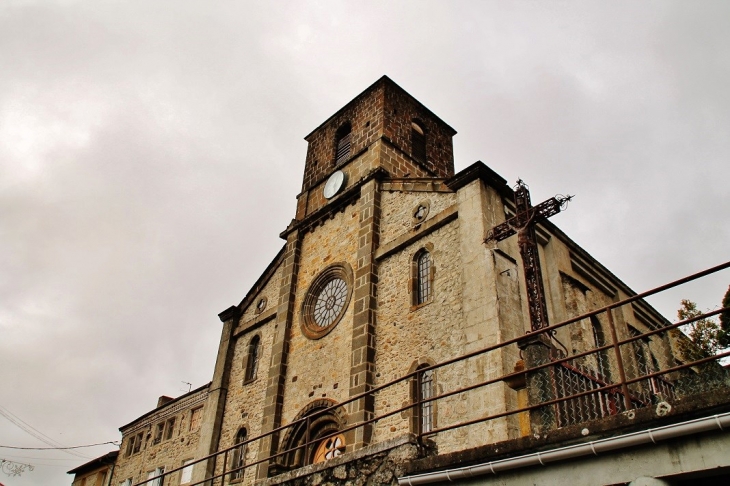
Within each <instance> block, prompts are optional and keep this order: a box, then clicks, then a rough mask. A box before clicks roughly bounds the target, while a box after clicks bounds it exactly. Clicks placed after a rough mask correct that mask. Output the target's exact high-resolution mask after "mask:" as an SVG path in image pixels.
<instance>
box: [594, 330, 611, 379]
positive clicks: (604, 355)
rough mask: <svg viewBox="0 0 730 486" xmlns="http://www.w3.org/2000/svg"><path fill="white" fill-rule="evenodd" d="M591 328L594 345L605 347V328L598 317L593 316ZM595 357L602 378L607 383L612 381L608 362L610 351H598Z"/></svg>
mask: <svg viewBox="0 0 730 486" xmlns="http://www.w3.org/2000/svg"><path fill="white" fill-rule="evenodd" d="M591 328H592V330H593V344H594V345H595V347H596V348H601V347H603V346H605V345H606V335H605V334H604V332H603V326H602V325H601V321H599V320H598V317H596V316H591ZM595 356H596V365H597V371H598V374H599V375H600V378H602V379H604V380H605V381H610V377H611V369H610V365H609V361H608V350H607V349H604V350H602V351H597V352H596V355H595Z"/></svg>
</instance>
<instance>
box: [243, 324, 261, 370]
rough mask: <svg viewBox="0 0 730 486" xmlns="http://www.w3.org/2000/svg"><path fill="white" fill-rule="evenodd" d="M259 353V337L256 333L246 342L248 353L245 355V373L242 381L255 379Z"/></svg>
mask: <svg viewBox="0 0 730 486" xmlns="http://www.w3.org/2000/svg"><path fill="white" fill-rule="evenodd" d="M260 353H261V338H260V337H259V336H258V335H256V336H254V337H253V338H251V342H249V344H248V355H247V357H246V375H245V377H244V379H243V381H244V382H249V381H253V380H255V379H256V370H257V369H258V366H259V354H260Z"/></svg>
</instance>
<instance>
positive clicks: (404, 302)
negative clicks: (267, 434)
mask: <svg viewBox="0 0 730 486" xmlns="http://www.w3.org/2000/svg"><path fill="white" fill-rule="evenodd" d="M384 206H385V205H384ZM460 230H461V227H460V223H459V221H458V220H457V221H455V222H453V223H451V224H448V225H446V226H444V227H443V228H441V229H439V230H437V231H435V232H433V233H431V234H429V235H426V236H425V237H423V238H422V239H421V240H419V241H417V242H416V243H414V244H413V245H410V246H408V247H406V248H404V249H403V251H401V252H399V253H397V254H395V255H393V256H391V257H389V258H386V259H385V260H384V261H382V262H381V263H380V274H379V282H380V286H379V294H378V325H377V331H376V385H379V384H381V383H386V382H389V381H391V380H393V379H395V378H397V377H400V376H402V375H404V374H406V373H408V372H409V371H412V369H414V368H415V366H414V364H415V363H438V362H440V361H444V360H446V359H448V358H452V357H455V356H460V355H462V354H463V353H464V352H465V349H466V347H467V341H468V337H467V335H466V334H465V332H464V329H463V328H462V327H460V325H459V323H460V322H462V319H463V316H462V280H461V272H462V268H461V255H460V252H459V231H460ZM426 245H433V249H432V251H431V253H432V256H433V264H434V266H435V274H434V283H433V292H434V296H433V301H432V302H430V303H428V304H426V305H423V306H420V307H417V308H416V309H412V308H411V296H410V293H409V291H410V285H409V279H410V276H411V275H410V268H411V265H410V262H411V259H412V258H413V255H414V254H415V253H416V252H417V251H418V250H419V249H420V248H423V247H425V246H426ZM487 371H488V367H487V361H486V359H485V358H483V357H480V358H475V359H472V360H469V361H466V362H462V363H459V364H457V365H453V366H448V367H445V368H441V369H439V370H437V371H436V373H435V375H434V376H435V377H434V382H435V385H436V393H438V394H441V393H444V392H447V391H450V390H455V389H457V388H460V387H461V386H465V385H467V384H471V383H474V382H476V381H478V380H484V379H486V376H485V373H487ZM495 388H496V389H501V385H492V386H490V387H487V388H483V389H480V390H479V391H476V392H468V393H462V394H459V395H455V396H453V397H450V398H447V399H444V400H440V401H439V403H438V404H437V406H436V410H435V422H436V424H435V425H436V427H441V426H445V425H448V424H451V423H456V422H457V421H461V420H468V419H469V418H476V417H480V416H482V415H484V414H485V413H488V412H489V411H492V410H491V409H492V408H493V406H492V405H493V404H492V403H491V402H490V400H489V396H490V394H494V390H493V389H495ZM500 393H501V392H500ZM410 400H411V397H410V385H409V383H407V382H403V383H400V384H398V385H397V386H396V387H394V388H392V389H391V388H389V389H386V390H383V391H381V392H380V393H379V394H378V395H377V397H376V415H380V414H382V413H384V412H386V411H388V410H393V409H395V408H399V407H401V406H403V405H406V404H408V403H410ZM493 411H495V412H496V411H497V410H493ZM409 417H410V414H409V413H402V414H399V415H395V416H392V417H389V418H387V419H385V420H383V421H381V422H379V423H378V424H377V426H376V429H375V438H374V442H379V441H382V440H387V439H389V438H392V437H395V436H398V435H400V434H403V433H404V432H408V431H409V430H410V419H409ZM494 433H495V432H494V431H493V427H492V425H489V424H488V425H479V426H476V427H470V428H469V429H468V430H467V429H456V430H453V431H449V432H444V433H440V434H438V436H436V437H432V438H433V439H434V440H435V441H436V443H437V444H438V448H439V452H440V453H441V452H446V451H452V450H459V449H463V448H464V447H468V446H469V445H470V444H471V445H476V443H483V441H485V440H490V437H491V436H493V435H494ZM499 438H500V437H499V434H497V435H496V436H494V437H492V438H491V440H498V439H499Z"/></svg>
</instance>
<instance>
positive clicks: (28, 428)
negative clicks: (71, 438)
mask: <svg viewBox="0 0 730 486" xmlns="http://www.w3.org/2000/svg"><path fill="white" fill-rule="evenodd" d="M0 415H2V416H3V417H5V418H6V419H8V420H9V421H10V422H11V423H13V424H14V425H16V426H18V427H19V428H20V429H22V430H23V431H25V432H26V433H28V434H30V435H32V436H33V437H35V438H36V439H38V440H40V441H41V442H43V443H44V444H48V445H50V446H54V448H58V449H64V446H63V445H62V444H60V443H59V442H56V441H55V440H53V439H52V438H50V437H48V436H47V435H46V434H44V433H43V432H41V431H40V430H38V429H36V428H35V427H33V426H32V425H30V424H29V423H27V422H25V421H24V420H23V419H21V418H20V417H18V416H17V415H15V414H14V413H12V412H11V411H10V410H8V409H7V408H5V407H3V406H0ZM66 454H71V455H74V456H76V457H81V458H83V459H91V457H89V456H85V455H83V454H79V453H77V452H70V451H66Z"/></svg>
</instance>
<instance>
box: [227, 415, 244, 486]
mask: <svg viewBox="0 0 730 486" xmlns="http://www.w3.org/2000/svg"><path fill="white" fill-rule="evenodd" d="M246 435H247V434H246V428H245V427H241V429H240V430H239V431H238V433H237V434H236V441H235V443H234V445H236V444H239V445H238V447H236V448H235V449H233V450H232V451H231V468H230V470H231V479H240V478H242V477H243V472H244V469H243V467H244V466H245V465H246V444H244V442H246Z"/></svg>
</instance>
